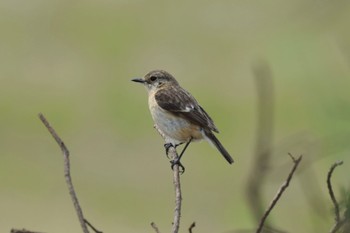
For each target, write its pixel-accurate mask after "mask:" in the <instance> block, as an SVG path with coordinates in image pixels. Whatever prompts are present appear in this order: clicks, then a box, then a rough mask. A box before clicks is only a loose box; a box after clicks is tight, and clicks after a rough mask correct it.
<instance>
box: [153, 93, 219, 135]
mask: <svg viewBox="0 0 350 233" xmlns="http://www.w3.org/2000/svg"><path fill="white" fill-rule="evenodd" d="M155 99H156V101H157V103H158V105H159V106H160V107H161V108H163V109H165V110H167V111H169V112H171V113H173V114H175V115H178V116H180V117H182V118H185V119H186V120H188V121H190V122H191V123H193V124H196V125H198V126H200V127H202V128H204V129H210V130H212V131H214V132H219V131H218V129H217V128H216V126H215V125H214V122H213V120H212V119H211V118H210V116H209V115H208V114H207V113H206V111H204V109H203V108H202V107H201V106H200V105H199V104H198V102H197V101H196V99H195V98H194V97H193V96H192V95H191V94H190V93H189V92H187V91H185V90H184V89H182V88H174V87H171V88H170V89H161V90H158V91H157V93H156V94H155Z"/></svg>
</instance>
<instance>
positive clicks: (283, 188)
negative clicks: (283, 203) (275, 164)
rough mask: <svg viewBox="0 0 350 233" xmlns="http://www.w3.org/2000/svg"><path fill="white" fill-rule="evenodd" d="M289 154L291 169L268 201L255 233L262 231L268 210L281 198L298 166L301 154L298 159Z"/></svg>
mask: <svg viewBox="0 0 350 233" xmlns="http://www.w3.org/2000/svg"><path fill="white" fill-rule="evenodd" d="M289 155H290V157H291V158H292V160H293V163H294V166H293V168H292V170H291V171H290V173H289V175H288V177H287V180H286V181H285V182H284V183H283V184H282V186H281V187H280V188H279V190H278V192H277V194H276V196H275V197H274V198H273V200H272V202H271V203H270V206H269V207H268V208H267V210H266V211H265V213H264V215H263V217H262V218H261V221H260V224H259V227H258V229H257V230H256V233H260V232H261V231H262V229H263V226H264V223H265V220H266V218H267V216H269V214H270V212H271V211H272V209H273V208H274V207H275V205H276V204H277V202H278V200H279V199H280V198H281V196H282V194H283V192H284V191H285V190H286V189H287V187H288V185H289V182H290V181H291V179H292V178H293V174H294V172H295V170H296V169H297V168H298V165H299V164H300V162H301V159H302V155H300V156H299V158H298V159H295V158H294V157H293V156H292V155H291V154H289Z"/></svg>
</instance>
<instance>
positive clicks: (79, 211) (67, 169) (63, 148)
mask: <svg viewBox="0 0 350 233" xmlns="http://www.w3.org/2000/svg"><path fill="white" fill-rule="evenodd" d="M39 118H40V120H41V121H42V123H43V124H44V125H45V127H46V128H47V130H48V131H49V132H50V134H51V135H52V137H53V138H54V139H55V140H56V142H57V144H58V146H59V147H60V148H61V151H62V153H63V159H64V177H65V179H66V183H67V186H68V190H69V194H70V196H71V198H72V201H73V205H74V208H75V211H76V213H77V215H78V219H79V222H80V226H81V228H82V230H83V232H84V233H89V230H88V228H87V225H86V223H85V221H84V219H85V218H84V215H83V211H82V209H81V207H80V205H79V201H78V198H77V195H76V193H75V191H74V186H73V183H72V178H71V175H70V162H69V151H68V149H67V147H66V145H65V144H64V142H63V141H62V139H61V138H60V137H59V136H58V134H57V133H56V131H55V130H54V129H53V128H52V127H51V125H50V123H49V122H48V121H47V120H46V118H45V117H44V115H43V114H41V113H39Z"/></svg>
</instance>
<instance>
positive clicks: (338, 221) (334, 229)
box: [327, 161, 346, 233]
mask: <svg viewBox="0 0 350 233" xmlns="http://www.w3.org/2000/svg"><path fill="white" fill-rule="evenodd" d="M342 164H343V161H338V162H335V163H334V164H333V165H332V166H331V168H330V169H329V171H328V174H327V187H328V192H329V196H330V197H331V200H332V202H333V205H334V215H335V224H334V226H333V227H332V229H331V230H330V233H335V232H337V231H338V230H339V229H340V228H341V227H342V226H343V225H344V224H345V223H346V218H344V219H341V218H340V211H339V204H338V202H337V199H336V198H335V195H334V192H333V187H332V182H331V178H332V175H333V172H334V170H335V169H336V168H337V167H338V166H340V165H342Z"/></svg>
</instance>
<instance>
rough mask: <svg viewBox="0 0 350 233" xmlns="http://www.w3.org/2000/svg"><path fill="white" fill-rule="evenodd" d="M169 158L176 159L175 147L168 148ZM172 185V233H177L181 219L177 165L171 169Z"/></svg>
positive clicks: (180, 196)
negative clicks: (173, 202)
mask: <svg viewBox="0 0 350 233" xmlns="http://www.w3.org/2000/svg"><path fill="white" fill-rule="evenodd" d="M169 157H170V158H172V159H173V160H176V159H177V158H178V154H177V153H176V149H175V147H170V148H169ZM173 184H174V189H175V210H174V221H173V229H172V232H173V233H178V232H179V228H180V217H181V202H182V195H181V184H180V169H179V165H178V164H175V166H174V167H173Z"/></svg>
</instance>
